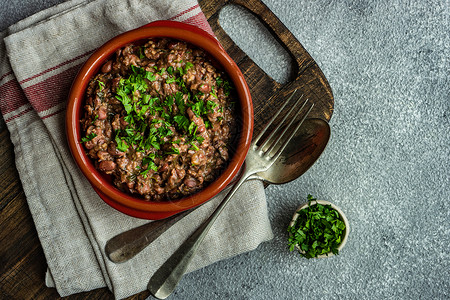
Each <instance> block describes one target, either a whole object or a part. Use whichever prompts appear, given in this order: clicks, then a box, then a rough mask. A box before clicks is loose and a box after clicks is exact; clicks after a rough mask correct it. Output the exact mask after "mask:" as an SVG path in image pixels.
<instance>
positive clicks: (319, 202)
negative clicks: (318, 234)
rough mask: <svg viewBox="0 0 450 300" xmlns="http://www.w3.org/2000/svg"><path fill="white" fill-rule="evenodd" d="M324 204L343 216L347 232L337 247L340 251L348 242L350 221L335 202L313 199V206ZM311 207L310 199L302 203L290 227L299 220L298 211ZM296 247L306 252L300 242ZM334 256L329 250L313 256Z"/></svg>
mask: <svg viewBox="0 0 450 300" xmlns="http://www.w3.org/2000/svg"><path fill="white" fill-rule="evenodd" d="M317 203H318V204H322V205H331V207H332V208H333V209H334V210H336V211H337V212H338V214H339V216H340V217H341V220H342V221H343V222H344V224H345V233H344V238H343V239H342V241H341V243H340V244H339V246H338V247H337V250H338V251H339V252H340V251H341V249H342V248H344V246H345V244H346V243H347V240H348V235H349V233H350V225H349V222H348V219H347V217H346V216H345V214H344V212H343V211H342V210H341V209H340V208H339V207H338V206H336V205H335V204H333V203H331V202H329V201H326V200H320V199H316V200H312V201H311V206H312V205H316V204H317ZM308 207H309V201H306V202H304V203H303V204H301V205H300V206H299V207H298V208H297V209H296V210H295V213H294V215H293V216H292V219H291V222H290V223H289V227H291V226H294V224H295V221H296V220H297V218H298V216H299V214H298V211H300V210H303V209H306V208H308ZM295 247H296V248H297V250H298V251H300V252H301V253H304V252H303V250H301V249H300V247H299V246H298V244H296V245H295ZM331 256H334V254H333V252H328V253H325V254H321V255H318V256H316V257H313V258H325V257H331Z"/></svg>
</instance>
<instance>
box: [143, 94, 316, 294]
mask: <svg viewBox="0 0 450 300" xmlns="http://www.w3.org/2000/svg"><path fill="white" fill-rule="evenodd" d="M295 93H296V91H294V93H292V95H291V96H290V97H289V99H288V100H287V101H286V102H285V103H284V104H283V106H282V107H281V108H280V109H279V110H278V111H277V112H276V114H275V115H274V116H273V117H272V118H271V120H270V121H269V123H268V124H267V125H266V126H265V127H264V129H263V130H262V131H261V133H260V134H259V135H258V136H257V137H256V138H255V139H254V140H253V141H252V144H251V145H250V149H249V151H248V154H247V157H246V158H245V162H244V165H243V169H242V171H241V174H240V178H239V180H238V181H237V183H236V184H235V185H234V187H233V188H232V189H231V191H230V192H228V194H227V195H226V196H225V198H224V199H223V200H222V202H221V203H220V204H219V206H218V207H217V208H216V210H215V211H214V212H213V214H212V215H211V216H210V217H209V218H208V219H207V220H206V221H205V222H204V223H203V224H202V225H201V226H200V227H199V228H198V229H197V230H196V231H195V232H194V233H193V234H192V235H191V236H190V237H189V238H188V239H187V240H186V241H185V242H184V243H183V244H182V245H181V246H180V247H179V248H178V250H177V251H175V253H173V254H172V256H170V257H169V259H168V260H167V261H166V262H165V263H164V264H163V265H162V266H161V267H160V268H159V269H158V270H157V271H156V272H155V274H153V276H152V277H151V278H150V281H149V283H148V285H147V288H148V290H149V291H150V293H152V295H153V296H155V297H156V298H159V299H165V298H167V297H168V296H169V295H170V294H171V293H172V292H173V291H174V289H175V287H176V286H177V284H178V282H179V281H180V280H181V278H182V277H183V275H184V273H185V272H186V269H187V267H188V265H189V263H190V262H191V260H192V258H193V257H194V255H195V252H196V250H197V248H198V247H199V246H200V244H201V243H202V241H203V239H204V237H205V236H206V234H207V233H208V231H209V229H210V228H211V226H212V225H213V224H214V222H215V220H216V219H217V217H218V216H219V215H220V213H221V212H222V211H223V209H224V208H225V206H226V205H227V203H228V202H229V200H230V199H231V197H232V196H233V195H234V193H235V192H236V191H237V190H238V189H239V187H240V186H241V185H242V183H244V182H245V181H246V180H247V179H248V178H249V177H250V176H251V175H254V174H256V173H259V172H265V171H267V170H268V169H269V168H270V167H271V166H272V164H273V163H274V162H275V161H276V160H277V158H278V157H279V156H280V154H281V153H282V152H283V150H284V149H285V147H286V146H287V144H288V143H289V141H290V140H291V139H292V137H293V136H294V135H295V133H296V132H297V131H298V129H299V128H300V126H301V125H302V123H303V121H304V120H305V119H306V117H307V116H308V114H309V113H310V111H311V109H312V108H313V107H314V103H312V104H311V105H310V106H309V108H308V110H307V112H306V113H305V114H304V116H303V117H302V119H301V120H300V121H299V122H298V123H297V124H295V121H296V118H297V117H298V116H299V115H300V113H301V111H302V110H303V109H304V108H305V106H306V104H307V102H308V99H306V100H305V101H304V103H303V104H302V106H301V107H300V108H298V109H297V111H296V112H295V113H294V115H293V116H292V117H291V119H290V121H289V122H288V123H287V125H286V122H287V121H288V118H289V116H290V115H291V114H292V112H293V111H294V110H295V109H296V108H297V107H298V105H299V103H300V101H301V99H302V96H300V97H299V98H298V100H297V101H296V102H295V104H294V105H292V107H291V109H289V111H288V113H286V114H285V115H284V117H283V119H282V120H281V121H280V122H279V123H278V125H277V126H276V127H275V128H274V129H273V130H272V131H271V132H270V133H269V135H268V136H267V138H265V139H264V141H263V142H262V143H261V144H260V145H259V141H260V140H261V138H262V137H263V136H264V135H265V134H266V132H267V131H268V129H269V127H270V126H271V125H272V123H273V122H274V121H275V119H276V118H277V117H278V116H279V115H280V113H281V112H282V111H283V110H284V108H285V107H286V105H287V104H288V103H289V102H290V101H291V100H292V98H293V97H294V95H295ZM280 132H281V133H280Z"/></svg>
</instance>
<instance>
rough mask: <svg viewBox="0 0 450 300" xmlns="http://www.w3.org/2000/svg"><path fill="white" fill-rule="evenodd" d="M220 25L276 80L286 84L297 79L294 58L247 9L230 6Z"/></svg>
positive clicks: (223, 13)
mask: <svg viewBox="0 0 450 300" xmlns="http://www.w3.org/2000/svg"><path fill="white" fill-rule="evenodd" d="M219 23H220V26H222V28H223V30H224V31H225V32H226V33H227V34H228V35H229V36H230V38H231V39H232V40H233V41H234V42H235V43H236V45H238V46H239V48H241V49H242V51H244V52H245V53H246V54H247V55H248V56H249V57H250V58H251V59H252V60H253V61H254V62H255V63H256V64H257V65H258V66H259V67H260V68H261V69H262V70H264V72H266V74H267V75H269V76H270V77H272V78H273V80H275V81H276V82H278V83H281V84H284V83H287V82H289V81H291V80H293V79H294V77H295V75H294V72H295V62H294V60H293V59H292V57H291V56H290V55H289V53H288V52H287V51H286V49H284V48H283V46H281V45H280V43H279V42H278V41H277V40H276V39H275V38H274V37H273V36H272V34H271V33H270V32H269V30H268V29H267V28H266V27H265V26H264V24H262V23H261V22H260V21H259V20H258V18H257V17H256V16H254V15H253V14H252V13H251V12H250V11H248V10H247V9H246V8H244V7H242V6H240V5H235V4H228V5H226V6H225V7H223V8H222V10H221V11H220V14H219Z"/></svg>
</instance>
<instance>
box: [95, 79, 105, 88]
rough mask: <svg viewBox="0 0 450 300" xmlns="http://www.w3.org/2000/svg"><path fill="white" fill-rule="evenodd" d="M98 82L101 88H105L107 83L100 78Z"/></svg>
mask: <svg viewBox="0 0 450 300" xmlns="http://www.w3.org/2000/svg"><path fill="white" fill-rule="evenodd" d="M97 82H98V87H99V89H100V90H103V89H104V88H105V83H104V82H102V81H100V80H97Z"/></svg>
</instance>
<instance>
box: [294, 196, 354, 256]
mask: <svg viewBox="0 0 450 300" xmlns="http://www.w3.org/2000/svg"><path fill="white" fill-rule="evenodd" d="M313 200H316V199H315V198H313V197H312V196H311V195H308V207H307V208H305V209H302V210H299V211H298V212H297V213H298V214H299V216H298V218H297V220H296V222H295V224H294V225H293V226H289V227H288V232H289V233H290V235H289V248H290V251H293V250H294V249H295V246H296V245H298V247H299V248H300V251H299V253H300V254H301V255H302V256H304V257H306V258H313V257H317V256H318V255H321V254H327V253H333V254H338V250H337V248H338V246H339V244H340V243H341V242H342V239H343V237H344V232H345V223H344V222H343V221H342V220H341V218H340V216H339V213H338V212H337V211H336V210H335V209H333V208H332V207H331V205H322V204H319V203H317V204H315V205H311V201H313Z"/></svg>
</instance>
